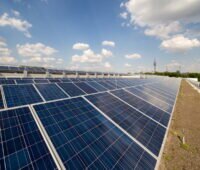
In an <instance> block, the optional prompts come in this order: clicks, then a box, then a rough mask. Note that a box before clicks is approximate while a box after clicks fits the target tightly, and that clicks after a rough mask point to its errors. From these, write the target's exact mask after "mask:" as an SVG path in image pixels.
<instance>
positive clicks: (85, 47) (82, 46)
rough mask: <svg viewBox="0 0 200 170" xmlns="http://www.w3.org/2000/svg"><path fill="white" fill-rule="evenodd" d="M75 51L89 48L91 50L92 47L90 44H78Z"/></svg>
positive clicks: (74, 47) (75, 45)
mask: <svg viewBox="0 0 200 170" xmlns="http://www.w3.org/2000/svg"><path fill="white" fill-rule="evenodd" d="M72 48H73V49H74V50H86V49H88V48H90V46H89V45H88V44H85V43H76V44H74V45H73V47H72Z"/></svg>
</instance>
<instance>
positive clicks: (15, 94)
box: [3, 84, 42, 107]
mask: <svg viewBox="0 0 200 170" xmlns="http://www.w3.org/2000/svg"><path fill="white" fill-rule="evenodd" d="M3 90H4V95H5V99H6V103H7V106H8V107H13V106H20V105H26V104H32V103H38V102H42V99H41V97H40V96H39V94H38V93H37V91H36V90H35V88H34V87H33V85H31V84H27V85H3Z"/></svg>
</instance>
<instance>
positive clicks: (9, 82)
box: [0, 80, 15, 84]
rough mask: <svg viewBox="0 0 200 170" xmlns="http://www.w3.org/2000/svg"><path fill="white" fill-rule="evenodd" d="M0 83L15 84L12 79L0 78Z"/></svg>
mask: <svg viewBox="0 0 200 170" xmlns="http://www.w3.org/2000/svg"><path fill="white" fill-rule="evenodd" d="M0 84H15V81H14V80H0Z"/></svg>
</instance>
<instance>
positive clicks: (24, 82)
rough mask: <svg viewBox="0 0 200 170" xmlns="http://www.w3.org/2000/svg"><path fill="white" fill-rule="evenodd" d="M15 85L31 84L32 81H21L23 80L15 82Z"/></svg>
mask: <svg viewBox="0 0 200 170" xmlns="http://www.w3.org/2000/svg"><path fill="white" fill-rule="evenodd" d="M16 83H17V84H32V83H33V80H31V79H23V80H16Z"/></svg>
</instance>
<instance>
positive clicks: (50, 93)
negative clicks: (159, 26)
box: [35, 84, 68, 101]
mask: <svg viewBox="0 0 200 170" xmlns="http://www.w3.org/2000/svg"><path fill="white" fill-rule="evenodd" d="M35 86H36V87H37V89H38V90H39V91H40V93H41V94H42V96H43V97H44V99H45V100H46V101H49V100H55V99H62V98H67V97H68V96H67V95H66V94H65V93H64V92H63V91H62V90H61V89H60V88H59V87H58V86H57V85H56V84H36V85H35Z"/></svg>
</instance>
